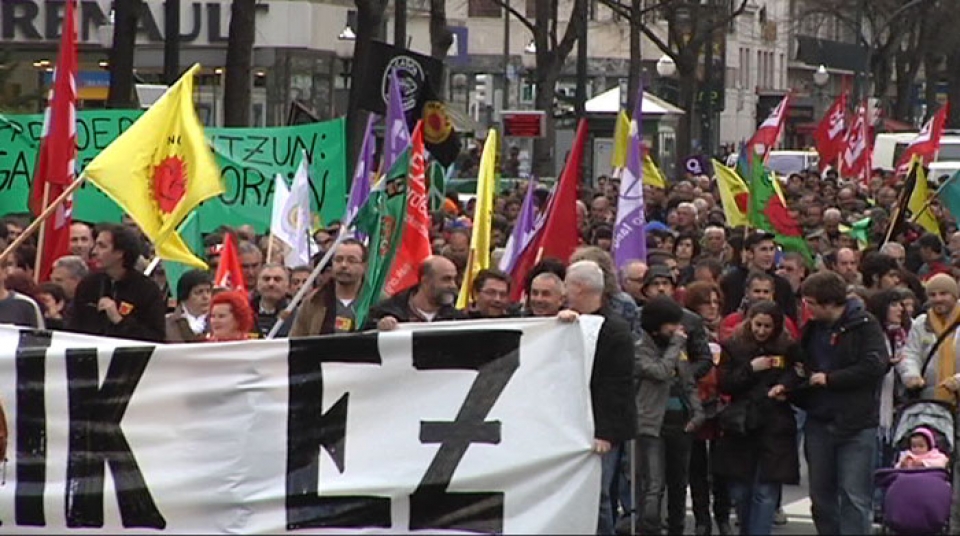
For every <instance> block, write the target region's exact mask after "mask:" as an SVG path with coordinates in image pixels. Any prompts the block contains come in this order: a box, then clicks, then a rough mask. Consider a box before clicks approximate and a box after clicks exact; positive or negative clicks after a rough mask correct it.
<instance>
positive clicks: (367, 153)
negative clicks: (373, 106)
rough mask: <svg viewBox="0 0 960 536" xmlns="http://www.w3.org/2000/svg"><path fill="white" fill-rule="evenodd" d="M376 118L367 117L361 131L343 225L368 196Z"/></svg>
mask: <svg viewBox="0 0 960 536" xmlns="http://www.w3.org/2000/svg"><path fill="white" fill-rule="evenodd" d="M376 120H377V116H376V115H375V114H370V115H369V117H367V129H366V130H365V131H364V132H363V144H362V145H361V146H360V154H359V155H358V156H357V167H356V168H355V169H354V171H353V184H351V185H350V197H349V199H347V210H346V211H345V212H344V213H343V225H344V226H345V227H346V226H349V225H350V224H351V223H352V222H353V219H354V218H356V217H357V213H358V212H360V207H362V206H363V204H364V203H366V202H367V197H369V196H370V174H371V173H373V152H374V151H375V150H376V145H377V143H376V140H374V139H373V124H374V122H375V121H376Z"/></svg>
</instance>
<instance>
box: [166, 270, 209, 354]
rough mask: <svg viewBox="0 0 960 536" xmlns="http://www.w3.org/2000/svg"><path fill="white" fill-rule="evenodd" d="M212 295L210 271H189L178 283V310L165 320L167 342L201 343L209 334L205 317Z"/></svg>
mask: <svg viewBox="0 0 960 536" xmlns="http://www.w3.org/2000/svg"><path fill="white" fill-rule="evenodd" d="M212 292H213V278H211V277H210V273H209V272H205V271H203V270H190V271H188V272H185V273H184V274H183V276H181V277H180V281H178V282H177V309H176V310H175V311H174V312H172V313H170V314H168V315H167V318H166V328H167V342H200V341H203V340H206V338H207V334H208V333H209V332H210V325H209V322H207V314H208V313H209V311H210V298H211V296H212Z"/></svg>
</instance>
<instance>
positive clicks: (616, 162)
mask: <svg viewBox="0 0 960 536" xmlns="http://www.w3.org/2000/svg"><path fill="white" fill-rule="evenodd" d="M629 140H630V118H629V117H627V112H626V111H624V110H620V113H618V114H617V125H616V126H615V127H614V129H613V155H612V156H611V157H610V167H612V168H613V169H623V168H625V167H627V147H628V144H629Z"/></svg>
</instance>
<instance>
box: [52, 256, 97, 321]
mask: <svg viewBox="0 0 960 536" xmlns="http://www.w3.org/2000/svg"><path fill="white" fill-rule="evenodd" d="M88 273H90V268H88V267H87V261H85V260H83V258H82V257H80V256H78V255H64V256H63V257H60V258H59V259H57V260H55V261H53V271H52V272H50V281H51V282H53V283H56V284H57V285H60V288H62V289H63V293H64V294H66V296H67V302H68V303H67V306H66V307H65V310H69V309H70V307H69V305H70V304H69V302H72V301H73V296H74V294H76V292H77V285H79V284H80V280H82V279H83V278H84V277H87V274H88Z"/></svg>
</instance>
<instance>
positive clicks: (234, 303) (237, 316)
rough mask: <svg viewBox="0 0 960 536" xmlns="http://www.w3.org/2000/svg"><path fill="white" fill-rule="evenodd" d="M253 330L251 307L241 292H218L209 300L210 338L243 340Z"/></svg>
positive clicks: (213, 339)
mask: <svg viewBox="0 0 960 536" xmlns="http://www.w3.org/2000/svg"><path fill="white" fill-rule="evenodd" d="M252 331H253V309H251V308H250V302H249V301H248V300H247V297H246V296H244V295H243V293H241V292H237V291H233V290H231V291H227V292H220V293H218V294H216V295H214V296H213V299H212V300H211V301H210V338H209V340H211V341H214V342H218V341H243V340H246V339H247V338H248V335H249V334H250V332H252Z"/></svg>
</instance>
